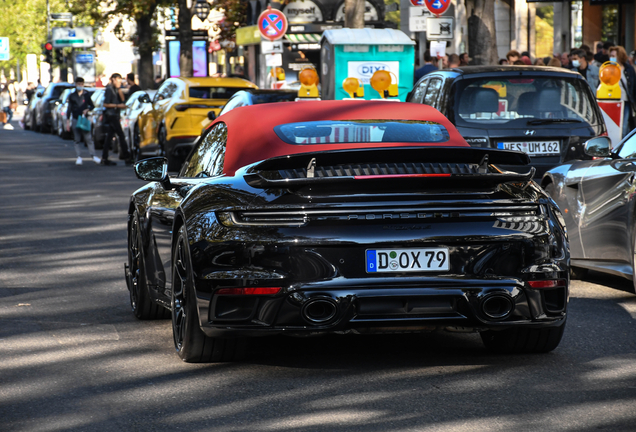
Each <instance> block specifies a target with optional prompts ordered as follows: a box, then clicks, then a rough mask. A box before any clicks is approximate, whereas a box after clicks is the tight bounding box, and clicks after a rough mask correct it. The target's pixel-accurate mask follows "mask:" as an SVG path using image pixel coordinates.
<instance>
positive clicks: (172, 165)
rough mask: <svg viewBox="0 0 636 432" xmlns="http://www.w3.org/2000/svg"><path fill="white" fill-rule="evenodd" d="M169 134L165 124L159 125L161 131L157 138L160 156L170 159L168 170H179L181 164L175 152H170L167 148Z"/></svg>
mask: <svg viewBox="0 0 636 432" xmlns="http://www.w3.org/2000/svg"><path fill="white" fill-rule="evenodd" d="M167 137H168V134H167V132H166V127H165V125H163V124H162V125H161V126H159V132H158V133H157V139H158V140H159V152H160V156H163V157H165V158H166V159H168V171H179V169H180V168H181V164H180V163H179V161H178V160H177V158H176V157H175V156H174V155H173V154H169V153H168V151H167V150H166V148H167V146H168V138H167Z"/></svg>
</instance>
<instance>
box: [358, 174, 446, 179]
mask: <svg viewBox="0 0 636 432" xmlns="http://www.w3.org/2000/svg"><path fill="white" fill-rule="evenodd" d="M450 176H451V175H450V174H379V175H363V176H353V178H354V179H356V180H367V179H388V178H412V177H450Z"/></svg>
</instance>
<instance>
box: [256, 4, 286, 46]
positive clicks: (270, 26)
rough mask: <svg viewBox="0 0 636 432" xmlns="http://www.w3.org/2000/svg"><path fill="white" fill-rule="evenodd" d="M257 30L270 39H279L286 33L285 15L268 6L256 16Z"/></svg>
mask: <svg viewBox="0 0 636 432" xmlns="http://www.w3.org/2000/svg"><path fill="white" fill-rule="evenodd" d="M258 31H259V32H260V33H261V35H262V36H263V37H264V38H266V39H269V40H271V41H274V40H277V39H280V38H282V37H283V36H284V35H285V33H287V17H286V16H285V14H284V13H282V12H281V11H279V10H278V9H272V8H271V6H270V7H268V8H267V10H265V11H263V13H261V14H260V16H259V17H258Z"/></svg>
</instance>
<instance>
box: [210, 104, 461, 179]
mask: <svg viewBox="0 0 636 432" xmlns="http://www.w3.org/2000/svg"><path fill="white" fill-rule="evenodd" d="M320 120H423V121H432V122H436V123H439V124H442V125H444V126H445V127H446V129H447V130H448V133H449V135H450V139H449V140H448V141H447V142H444V143H430V144H427V143H401V142H396V143H385V142H382V143H368V142H367V143H342V144H304V145H294V144H288V143H286V142H284V141H283V140H281V139H280V138H279V137H278V135H276V133H275V132H274V127H275V126H278V125H281V124H286V123H296V122H306V121H320ZM217 123H225V124H226V125H227V129H228V132H227V133H228V135H227V147H226V152H225V163H224V172H225V173H226V174H228V175H233V174H234V172H235V171H236V170H237V169H239V168H241V167H243V166H246V165H249V164H252V163H254V162H258V161H261V160H265V159H269V158H272V157H276V156H285V155H291V154H298V153H309V152H316V151H329V150H340V149H355V148H383V147H384V148H386V147H421V146H444V147H470V146H469V145H468V143H466V141H465V140H464V138H462V136H461V135H460V134H459V132H457V129H455V126H453V125H452V123H451V122H450V121H448V119H447V118H446V117H444V116H443V115H442V113H440V112H439V111H437V110H436V109H435V108H433V107H430V106H428V105H422V104H414V103H404V102H388V101H303V102H279V103H270V104H259V105H252V106H247V107H241V108H238V109H234V110H231V111H230V112H228V113H226V114H223V116H221V117H219V118H218V119H217V120H216V121H215V122H214V123H212V125H210V127H212V126H214V125H215V124H217Z"/></svg>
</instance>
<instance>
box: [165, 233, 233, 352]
mask: <svg viewBox="0 0 636 432" xmlns="http://www.w3.org/2000/svg"><path fill="white" fill-rule="evenodd" d="M172 334H173V338H174V346H175V349H176V351H177V354H178V355H179V358H181V360H183V361H185V362H188V363H209V362H228V361H232V360H238V359H239V358H240V357H242V356H243V354H244V349H245V340H244V339H223V338H212V337H208V336H206V335H205V333H203V330H201V327H200V326H199V315H198V312H197V299H196V294H195V289H194V273H193V270H192V261H191V258H190V247H189V243H188V240H187V234H186V231H185V228H184V227H181V228H180V229H179V237H178V239H177V243H176V245H175V247H174V251H173V254H172Z"/></svg>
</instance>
